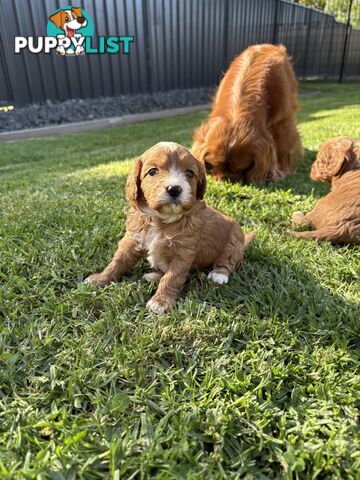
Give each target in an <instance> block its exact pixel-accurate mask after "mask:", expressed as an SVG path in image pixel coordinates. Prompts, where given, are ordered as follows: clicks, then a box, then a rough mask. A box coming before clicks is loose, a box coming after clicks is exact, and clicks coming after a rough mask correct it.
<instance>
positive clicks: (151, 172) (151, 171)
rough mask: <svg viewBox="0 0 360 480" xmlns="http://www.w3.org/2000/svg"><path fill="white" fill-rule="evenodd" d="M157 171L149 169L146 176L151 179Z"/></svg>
mask: <svg viewBox="0 0 360 480" xmlns="http://www.w3.org/2000/svg"><path fill="white" fill-rule="evenodd" d="M158 171H159V170H158V169H157V168H150V170H149V171H148V174H149V175H150V177H153V176H154V175H156V174H157V173H158Z"/></svg>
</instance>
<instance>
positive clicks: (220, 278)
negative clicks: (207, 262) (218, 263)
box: [208, 272, 229, 285]
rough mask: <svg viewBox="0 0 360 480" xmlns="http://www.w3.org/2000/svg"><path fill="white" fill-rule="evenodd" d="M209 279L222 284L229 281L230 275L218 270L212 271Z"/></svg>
mask: <svg viewBox="0 0 360 480" xmlns="http://www.w3.org/2000/svg"><path fill="white" fill-rule="evenodd" d="M208 279H209V280H212V281H213V282H215V283H217V284H219V285H222V284H223V283H228V281H229V275H225V274H224V273H218V272H210V273H209V275H208Z"/></svg>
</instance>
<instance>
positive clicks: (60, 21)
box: [49, 10, 65, 28]
mask: <svg viewBox="0 0 360 480" xmlns="http://www.w3.org/2000/svg"><path fill="white" fill-rule="evenodd" d="M49 20H50V21H51V22H53V23H55V25H56V26H57V28H62V26H63V25H64V23H65V12H64V11H63V10H60V12H57V13H54V15H51V17H49Z"/></svg>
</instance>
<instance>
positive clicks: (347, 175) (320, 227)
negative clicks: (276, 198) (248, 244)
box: [289, 137, 360, 243]
mask: <svg viewBox="0 0 360 480" xmlns="http://www.w3.org/2000/svg"><path fill="white" fill-rule="evenodd" d="M310 177H311V178H312V179H313V180H316V181H320V182H327V183H331V192H330V193H328V194H327V195H326V196H325V197H323V198H321V199H320V200H319V201H318V202H317V204H316V205H315V207H314V208H313V210H311V211H310V212H308V213H306V214H305V215H304V214H303V213H302V212H295V213H293V216H292V220H293V223H295V224H297V225H303V226H305V225H307V226H312V227H314V228H315V230H313V231H306V232H294V231H291V230H290V231H289V233H291V235H294V236H295V237H300V238H312V239H314V240H328V241H329V242H333V243H360V142H358V141H357V140H354V139H353V138H350V137H336V138H333V139H331V140H328V141H327V142H325V143H323V144H322V145H321V147H320V149H319V152H318V154H317V157H316V160H315V162H314V164H313V166H312V168H311V173H310Z"/></svg>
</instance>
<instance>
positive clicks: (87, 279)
mask: <svg viewBox="0 0 360 480" xmlns="http://www.w3.org/2000/svg"><path fill="white" fill-rule="evenodd" d="M84 283H92V281H91V278H90V277H87V278H85V280H84Z"/></svg>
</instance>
